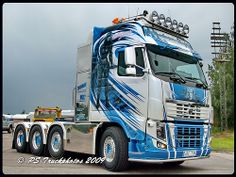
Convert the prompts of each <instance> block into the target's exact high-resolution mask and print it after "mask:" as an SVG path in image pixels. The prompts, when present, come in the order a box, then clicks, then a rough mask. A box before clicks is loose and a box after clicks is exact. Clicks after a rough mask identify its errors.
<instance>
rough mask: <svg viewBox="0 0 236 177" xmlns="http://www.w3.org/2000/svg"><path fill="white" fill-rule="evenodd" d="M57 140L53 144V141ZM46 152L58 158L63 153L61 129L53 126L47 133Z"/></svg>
mask: <svg viewBox="0 0 236 177" xmlns="http://www.w3.org/2000/svg"><path fill="white" fill-rule="evenodd" d="M57 141H58V142H59V143H58V144H55V142H57ZM48 152H49V154H50V155H51V156H52V157H53V158H54V159H60V158H61V157H62V156H63V154H64V143H63V131H62V129H61V127H59V126H55V127H53V128H52V129H51V131H50V132H49V135H48Z"/></svg>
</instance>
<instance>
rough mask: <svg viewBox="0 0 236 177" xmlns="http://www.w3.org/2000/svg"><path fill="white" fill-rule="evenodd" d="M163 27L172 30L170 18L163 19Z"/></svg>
mask: <svg viewBox="0 0 236 177" xmlns="http://www.w3.org/2000/svg"><path fill="white" fill-rule="evenodd" d="M165 25H166V27H168V28H172V21H171V18H170V17H166V19H165Z"/></svg>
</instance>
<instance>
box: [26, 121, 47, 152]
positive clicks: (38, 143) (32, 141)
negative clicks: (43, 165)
mask: <svg viewBox="0 0 236 177" xmlns="http://www.w3.org/2000/svg"><path fill="white" fill-rule="evenodd" d="M36 134H38V136H36ZM29 145H30V151H31V153H32V154H34V155H36V156H41V155H42V154H43V152H44V151H43V150H44V145H43V133H42V129H41V127H40V126H38V125H36V126H34V127H33V128H32V129H31V131H30V135H29Z"/></svg>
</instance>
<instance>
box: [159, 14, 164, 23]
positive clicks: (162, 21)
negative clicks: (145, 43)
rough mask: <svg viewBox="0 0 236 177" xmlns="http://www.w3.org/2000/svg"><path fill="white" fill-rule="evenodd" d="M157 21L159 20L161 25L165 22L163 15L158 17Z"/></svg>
mask: <svg viewBox="0 0 236 177" xmlns="http://www.w3.org/2000/svg"><path fill="white" fill-rule="evenodd" d="M159 20H160V22H161V24H164V22H165V15H164V14H161V15H160V17H159Z"/></svg>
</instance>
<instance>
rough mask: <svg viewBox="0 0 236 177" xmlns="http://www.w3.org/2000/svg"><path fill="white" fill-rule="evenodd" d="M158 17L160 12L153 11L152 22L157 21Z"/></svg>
mask: <svg viewBox="0 0 236 177" xmlns="http://www.w3.org/2000/svg"><path fill="white" fill-rule="evenodd" d="M157 19H158V13H157V12H156V11H153V12H152V13H151V15H150V20H151V21H152V22H155V21H157Z"/></svg>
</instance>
